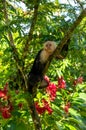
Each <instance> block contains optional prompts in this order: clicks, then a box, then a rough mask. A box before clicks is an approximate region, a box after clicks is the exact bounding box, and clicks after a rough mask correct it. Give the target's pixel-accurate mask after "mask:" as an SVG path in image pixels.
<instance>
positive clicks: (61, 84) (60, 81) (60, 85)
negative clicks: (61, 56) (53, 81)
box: [57, 76, 66, 89]
mask: <svg viewBox="0 0 86 130" xmlns="http://www.w3.org/2000/svg"><path fill="white" fill-rule="evenodd" d="M57 87H58V88H60V89H65V88H66V82H65V80H64V78H63V77H62V76H61V77H59V78H58V86H57Z"/></svg>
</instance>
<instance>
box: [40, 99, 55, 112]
mask: <svg viewBox="0 0 86 130" xmlns="http://www.w3.org/2000/svg"><path fill="white" fill-rule="evenodd" d="M42 102H43V104H44V107H45V110H47V112H48V114H52V112H53V110H52V109H51V107H50V105H49V103H48V102H47V101H46V100H45V99H42Z"/></svg>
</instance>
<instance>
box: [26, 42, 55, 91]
mask: <svg viewBox="0 0 86 130" xmlns="http://www.w3.org/2000/svg"><path fill="white" fill-rule="evenodd" d="M55 49H56V43H55V42H53V41H47V42H45V43H44V47H43V49H41V50H40V51H39V52H38V54H37V56H36V58H35V60H34V63H33V66H32V68H31V71H30V73H29V75H28V87H29V88H28V91H29V92H30V93H33V87H34V85H36V84H37V83H38V82H41V83H40V87H39V88H44V87H46V86H47V85H48V82H47V81H46V80H45V79H44V74H43V72H44V69H45V67H46V65H47V62H48V58H49V56H51V55H52V54H53V52H54V50H55Z"/></svg>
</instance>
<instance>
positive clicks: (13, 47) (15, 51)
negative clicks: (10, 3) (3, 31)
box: [2, 0, 27, 88]
mask: <svg viewBox="0 0 86 130" xmlns="http://www.w3.org/2000/svg"><path fill="white" fill-rule="evenodd" d="M2 4H3V10H4V17H5V22H6V24H8V23H9V19H8V14H7V8H6V0H3V1H2ZM8 25H9V24H8ZM8 38H9V45H10V47H11V49H12V53H13V57H14V60H15V61H16V65H17V68H18V70H19V72H20V73H21V75H22V78H23V79H24V82H25V88H27V81H26V79H25V75H24V73H23V70H22V65H23V62H22V61H21V60H20V59H19V53H18V51H17V49H16V47H15V44H14V40H13V36H12V33H11V31H10V30H8Z"/></svg>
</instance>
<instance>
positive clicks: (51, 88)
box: [35, 76, 57, 114]
mask: <svg viewBox="0 0 86 130" xmlns="http://www.w3.org/2000/svg"><path fill="white" fill-rule="evenodd" d="M44 79H45V80H46V81H47V82H48V83H49V85H48V86H47V88H46V93H47V96H48V101H47V100H45V99H42V100H41V104H42V105H41V106H40V105H39V103H38V102H35V106H36V110H37V112H38V113H39V114H43V113H44V112H46V111H47V112H48V114H52V112H53V110H52V108H51V107H50V102H51V101H54V100H55V98H56V92H57V86H56V85H55V84H54V83H51V82H50V80H49V78H48V77H47V76H45V77H44Z"/></svg>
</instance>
